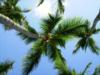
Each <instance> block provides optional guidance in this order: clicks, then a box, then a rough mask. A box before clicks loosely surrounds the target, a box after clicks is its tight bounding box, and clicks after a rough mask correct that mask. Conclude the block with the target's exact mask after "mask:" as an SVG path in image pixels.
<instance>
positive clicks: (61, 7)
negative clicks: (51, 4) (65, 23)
mask: <svg viewBox="0 0 100 75" xmlns="http://www.w3.org/2000/svg"><path fill="white" fill-rule="evenodd" d="M62 1H63V0H58V9H57V11H58V12H59V13H64V5H63V3H62Z"/></svg>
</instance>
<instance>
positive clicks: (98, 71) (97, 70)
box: [93, 65, 100, 75]
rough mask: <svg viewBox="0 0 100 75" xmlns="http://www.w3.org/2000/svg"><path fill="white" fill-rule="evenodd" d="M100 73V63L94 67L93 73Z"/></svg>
mask: <svg viewBox="0 0 100 75" xmlns="http://www.w3.org/2000/svg"><path fill="white" fill-rule="evenodd" d="M99 74H100V65H99V66H98V67H96V69H95V71H94V73H93V75H99Z"/></svg>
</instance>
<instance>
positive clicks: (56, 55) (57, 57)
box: [47, 43, 67, 75]
mask: <svg viewBox="0 0 100 75" xmlns="http://www.w3.org/2000/svg"><path fill="white" fill-rule="evenodd" d="M47 56H48V57H49V58H50V59H51V60H52V61H53V62H54V64H55V68H56V69H57V70H58V72H59V75H60V74H61V73H62V72H63V73H65V75H67V74H66V73H67V65H66V62H65V59H64V58H63V56H62V55H61V52H60V50H59V49H58V48H56V47H55V46H54V45H52V43H48V46H47Z"/></svg>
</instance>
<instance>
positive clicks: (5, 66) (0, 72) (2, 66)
mask: <svg viewBox="0 0 100 75" xmlns="http://www.w3.org/2000/svg"><path fill="white" fill-rule="evenodd" d="M12 66H13V62H11V61H5V62H2V63H0V75H6V74H7V72H8V71H9V70H10V69H12Z"/></svg>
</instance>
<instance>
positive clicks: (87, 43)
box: [73, 38, 100, 54]
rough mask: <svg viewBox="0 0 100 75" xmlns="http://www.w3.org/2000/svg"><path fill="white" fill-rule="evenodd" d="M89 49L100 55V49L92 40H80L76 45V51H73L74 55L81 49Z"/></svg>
mask: <svg viewBox="0 0 100 75" xmlns="http://www.w3.org/2000/svg"><path fill="white" fill-rule="evenodd" d="M87 47H89V48H90V49H91V51H92V52H93V53H95V54H99V50H100V49H99V48H98V47H97V46H96V44H95V41H94V40H93V39H92V38H82V39H80V40H79V41H78V43H77V44H76V49H75V50H74V51H73V53H76V52H77V51H78V50H79V48H82V49H83V50H84V49H85V50H86V49H87Z"/></svg>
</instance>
